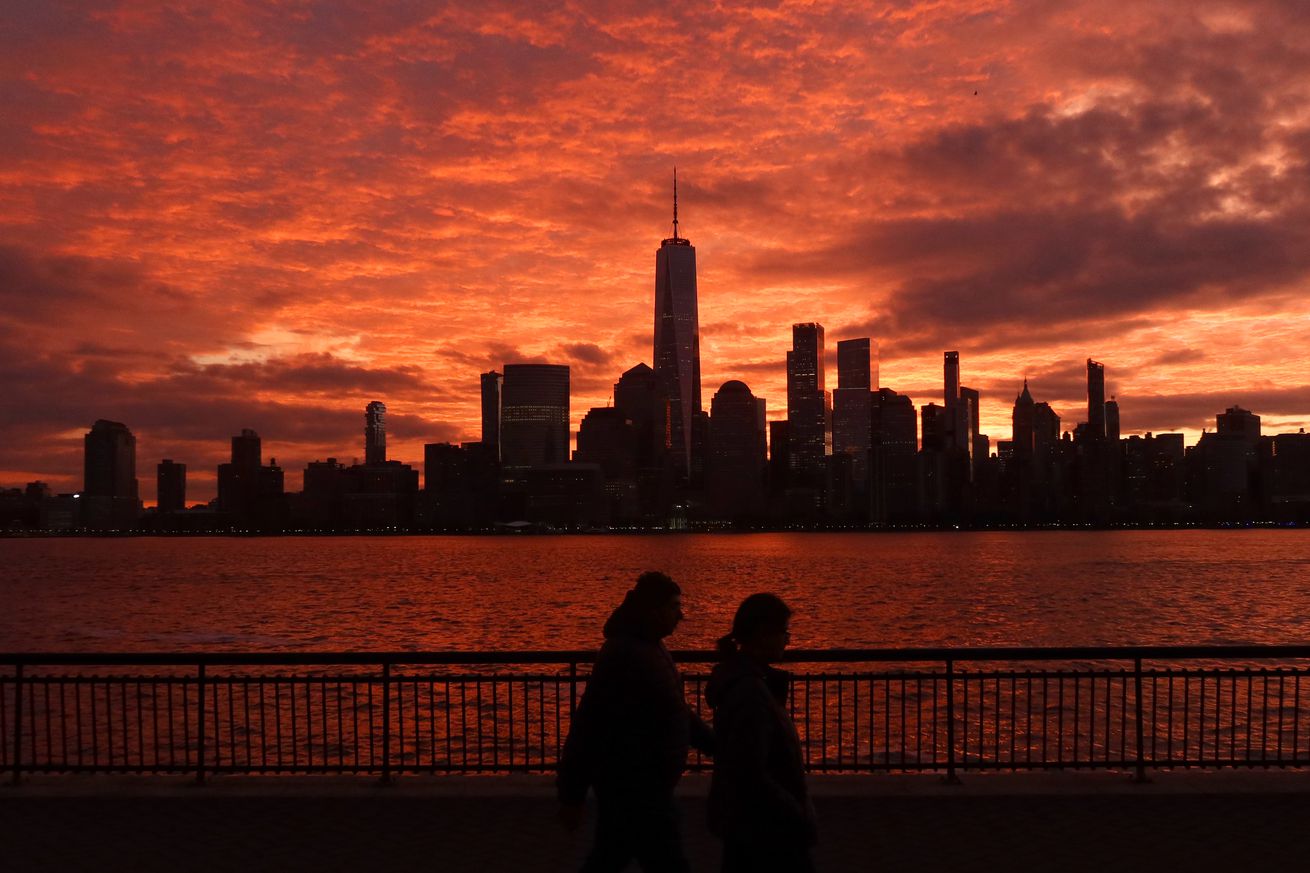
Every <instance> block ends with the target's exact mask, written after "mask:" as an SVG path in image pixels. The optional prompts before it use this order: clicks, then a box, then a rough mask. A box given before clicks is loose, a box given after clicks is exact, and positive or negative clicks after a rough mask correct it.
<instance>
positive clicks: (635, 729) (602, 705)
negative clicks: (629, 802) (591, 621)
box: [556, 601, 714, 804]
mask: <svg viewBox="0 0 1310 873" xmlns="http://www.w3.org/2000/svg"><path fill="white" fill-rule="evenodd" d="M713 745H714V735H713V733H712V732H711V730H710V728H709V727H708V726H707V725H706V724H705V722H703V721H702V720H701V719H700V717H699V716H697V715H696V714H695V713H693V712H692V711H691V710H690V709H689V708H688V706H687V699H686V697H685V695H684V694H683V690H682V678H681V676H680V675H679V673H678V668H677V666H676V665H675V664H674V663H673V657H672V656H671V655H670V654H669V651H668V649H666V648H665V647H664V644H663V643H662V642H661V641H660V637H659V634H658V633H657V632H655V631H654V630H652V628H651V623H650V620H649V618H648V616H647V614H646V613H645V612H644V611H643V610H641V609H639V608H638V607H637V606H636V605H635V604H633V603H631V602H629V601H625V602H624V603H623V604H621V605H620V606H619V607H618V608H617V609H616V610H614V613H613V614H612V615H611V616H610V617H609V620H608V621H606V622H605V643H604V645H602V646H601V649H600V652H599V653H598V654H597V655H596V663H595V665H594V667H593V668H592V673H591V678H590V679H588V680H587V687H586V690H585V691H584V692H583V694H582V700H581V701H579V703H578V708H577V710H576V711H575V712H574V714H573V721H572V724H571V725H570V727H569V735H568V739H567V740H565V742H564V749H563V751H562V752H561V753H560V763H559V775H558V778H557V780H556V786H557V788H558V791H559V799H560V801H561V802H563V803H567V804H579V803H582V801H583V800H584V799H585V798H586V796H587V789H588V788H589V787H592V786H594V787H595V788H596V789H597V793H598V794H618V793H630V794H647V793H651V792H661V793H664V792H670V791H672V790H673V787H674V786H675V785H676V784H677V782H678V779H679V778H681V776H682V772H683V770H685V769H686V767H687V752H688V749H689V747H690V746H695V747H696V748H697V749H700V750H701V751H702V752H706V753H712V752H713Z"/></svg>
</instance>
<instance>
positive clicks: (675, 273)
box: [654, 171, 702, 474]
mask: <svg viewBox="0 0 1310 873" xmlns="http://www.w3.org/2000/svg"><path fill="white" fill-rule="evenodd" d="M654 362H655V375H656V376H658V377H659V379H660V383H661V385H662V386H663V388H664V391H665V393H666V394H667V395H668V398H669V406H670V412H671V415H670V422H669V424H670V428H669V430H670V434H671V442H672V444H673V447H674V458H675V461H676V464H677V467H678V469H679V470H680V471H682V472H683V473H684V474H685V473H686V471H688V470H690V469H691V438H692V416H693V415H694V414H695V413H697V412H700V411H702V407H701V395H700V323H699V316H698V315H697V311H696V249H695V247H694V246H692V244H691V241H690V240H687V239H684V238H683V237H681V236H679V235H678V176H677V172H676V171H675V172H674V176H673V236H671V237H669V238H668V239H666V240H664V241H662V242H661V243H660V247H659V250H658V251H657V252H656V253H655V354H654Z"/></svg>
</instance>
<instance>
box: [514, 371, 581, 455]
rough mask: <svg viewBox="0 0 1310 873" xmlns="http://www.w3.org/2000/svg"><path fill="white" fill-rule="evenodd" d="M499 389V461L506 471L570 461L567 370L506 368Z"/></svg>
mask: <svg viewBox="0 0 1310 873" xmlns="http://www.w3.org/2000/svg"><path fill="white" fill-rule="evenodd" d="M504 370H505V377H504V382H503V383H502V386H501V402H500V458H501V463H503V464H504V465H505V466H507V467H533V466H539V465H541V464H563V463H564V462H566V461H567V460H568V459H569V368H568V367H567V366H565V365H562V364H506V365H505V367H504Z"/></svg>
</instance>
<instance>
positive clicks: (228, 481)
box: [218, 427, 283, 526]
mask: <svg viewBox="0 0 1310 873" xmlns="http://www.w3.org/2000/svg"><path fill="white" fill-rule="evenodd" d="M282 495H283V474H282V468H281V467H279V466H278V465H277V461H276V460H275V459H269V464H268V466H264V463H263V447H262V443H261V442H260V439H259V434H258V433H256V432H255V431H253V430H251V429H250V428H248V427H247V428H242V429H241V433H240V434H238V435H236V436H234V437H232V460H231V461H230V462H229V463H226V464H219V465H218V509H219V511H220V512H223V513H225V514H226V515H227V516H228V520H229V521H230V522H231V523H233V524H238V525H246V524H256V525H262V526H270V525H273V526H275V525H276V524H277V523H278V521H279V516H278V513H279V512H280V511H281V501H282Z"/></svg>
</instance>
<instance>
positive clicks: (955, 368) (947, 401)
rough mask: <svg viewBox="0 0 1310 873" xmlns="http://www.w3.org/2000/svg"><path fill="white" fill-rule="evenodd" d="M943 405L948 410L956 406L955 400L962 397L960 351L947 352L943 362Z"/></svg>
mask: <svg viewBox="0 0 1310 873" xmlns="http://www.w3.org/2000/svg"><path fill="white" fill-rule="evenodd" d="M942 376H943V379H942V381H943V387H942V398H943V403H942V405H943V406H945V407H946V410H947V411H948V412H949V411H950V410H952V409H954V408H955V401H956V400H958V399H959V397H960V353H959V352H946V353H945V355H944V360H943V362H942Z"/></svg>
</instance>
